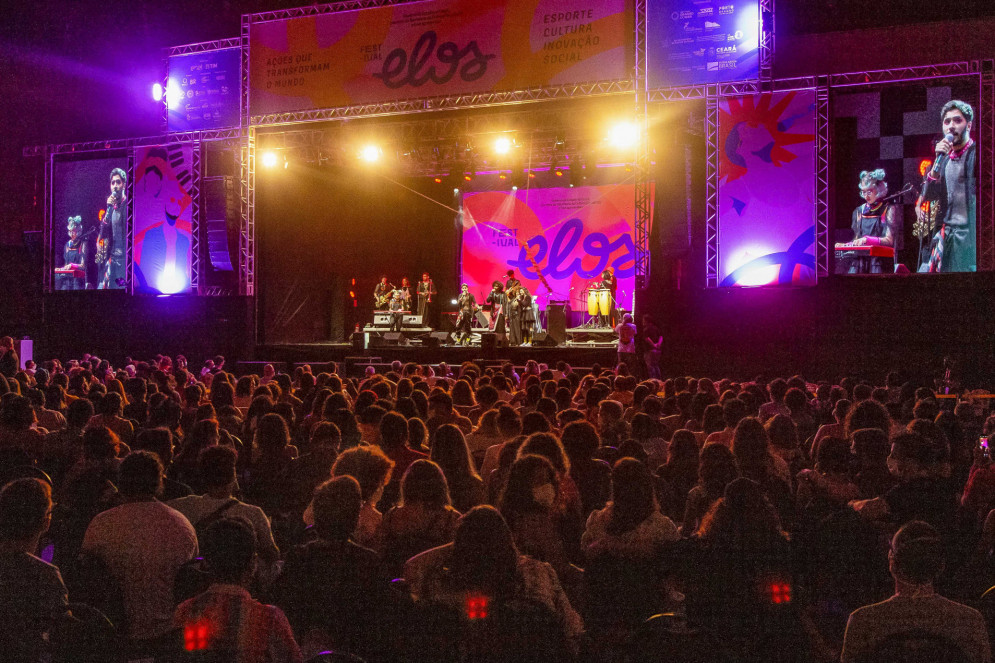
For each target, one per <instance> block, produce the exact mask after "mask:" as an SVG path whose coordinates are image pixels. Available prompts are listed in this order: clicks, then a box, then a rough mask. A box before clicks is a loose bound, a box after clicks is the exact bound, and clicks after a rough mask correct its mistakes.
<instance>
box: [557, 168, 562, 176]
mask: <svg viewBox="0 0 995 663" xmlns="http://www.w3.org/2000/svg"><path fill="white" fill-rule="evenodd" d="M556 176H557V177H563V171H562V170H560V169H559V168H557V169H556Z"/></svg>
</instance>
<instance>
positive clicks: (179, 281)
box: [155, 267, 187, 295]
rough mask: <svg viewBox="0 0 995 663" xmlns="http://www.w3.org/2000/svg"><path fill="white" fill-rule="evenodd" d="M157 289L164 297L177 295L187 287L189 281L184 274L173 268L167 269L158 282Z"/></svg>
mask: <svg viewBox="0 0 995 663" xmlns="http://www.w3.org/2000/svg"><path fill="white" fill-rule="evenodd" d="M155 285H156V288H157V289H158V290H159V292H161V293H162V294H164V295H175V294H176V293H178V292H181V291H182V290H183V289H184V288H186V286H187V279H186V277H185V276H184V275H183V273H182V272H179V271H177V270H176V269H175V268H173V267H166V269H164V270H163V272H162V274H161V275H160V276H159V278H158V279H157V280H156V283H155Z"/></svg>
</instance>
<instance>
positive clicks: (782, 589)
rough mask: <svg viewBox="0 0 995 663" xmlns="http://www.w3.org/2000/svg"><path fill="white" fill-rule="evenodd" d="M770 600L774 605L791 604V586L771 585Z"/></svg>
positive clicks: (779, 583) (778, 583)
mask: <svg viewBox="0 0 995 663" xmlns="http://www.w3.org/2000/svg"><path fill="white" fill-rule="evenodd" d="M770 600H771V603H774V604H776V605H782V604H784V603H791V585H789V584H788V583H786V582H773V583H771V585H770Z"/></svg>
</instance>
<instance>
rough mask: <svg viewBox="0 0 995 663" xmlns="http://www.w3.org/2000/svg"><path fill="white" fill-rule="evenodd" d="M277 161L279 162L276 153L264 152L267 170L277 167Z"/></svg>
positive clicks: (264, 162) (264, 164)
mask: <svg viewBox="0 0 995 663" xmlns="http://www.w3.org/2000/svg"><path fill="white" fill-rule="evenodd" d="M276 161H277V158H276V152H273V151H272V150H271V151H268V152H263V166H265V167H266V168H272V167H273V166H275V165H276Z"/></svg>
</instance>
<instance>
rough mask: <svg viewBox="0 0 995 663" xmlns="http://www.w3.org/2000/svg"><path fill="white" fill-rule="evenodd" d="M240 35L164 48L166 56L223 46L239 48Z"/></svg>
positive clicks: (219, 48)
mask: <svg viewBox="0 0 995 663" xmlns="http://www.w3.org/2000/svg"><path fill="white" fill-rule="evenodd" d="M241 46H242V38H241V37H229V38H228V39H215V40H213V41H202V42H199V43H197V44H183V45H182V46H171V47H169V48H167V49H165V52H166V57H171V56H173V55H187V54H188V53H203V52H205V51H220V50H221V49H223V48H241Z"/></svg>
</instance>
